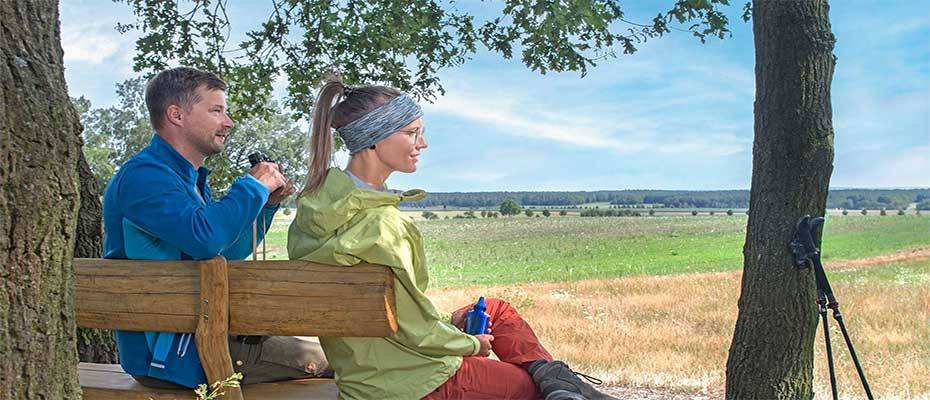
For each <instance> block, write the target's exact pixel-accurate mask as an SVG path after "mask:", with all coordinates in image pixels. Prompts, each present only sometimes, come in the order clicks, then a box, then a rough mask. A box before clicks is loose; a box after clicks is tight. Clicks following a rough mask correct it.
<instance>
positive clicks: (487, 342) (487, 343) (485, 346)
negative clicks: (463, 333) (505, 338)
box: [475, 335, 494, 357]
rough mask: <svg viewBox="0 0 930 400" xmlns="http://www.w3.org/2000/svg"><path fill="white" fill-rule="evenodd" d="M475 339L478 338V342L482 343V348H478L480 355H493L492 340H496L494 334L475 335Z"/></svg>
mask: <svg viewBox="0 0 930 400" xmlns="http://www.w3.org/2000/svg"><path fill="white" fill-rule="evenodd" d="M475 339H478V343H481V348H480V349H478V355H479V356H482V357H487V356H489V355H491V342H493V341H494V336H492V335H475Z"/></svg>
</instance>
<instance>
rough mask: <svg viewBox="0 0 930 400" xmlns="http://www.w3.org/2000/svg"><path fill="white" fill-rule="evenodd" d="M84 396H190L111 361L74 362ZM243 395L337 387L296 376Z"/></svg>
mask: <svg viewBox="0 0 930 400" xmlns="http://www.w3.org/2000/svg"><path fill="white" fill-rule="evenodd" d="M78 375H79V376H80V380H81V387H82V389H83V390H84V398H85V399H96V400H124V399H125V400H148V399H152V400H191V399H193V398H194V393H193V391H192V390H189V389H152V388H147V387H145V386H142V385H141V384H139V382H136V380H135V379H132V377H131V376H129V375H128V374H126V373H125V372H123V370H122V368H120V366H119V365H114V364H92V363H80V364H78ZM242 392H243V397H245V398H246V399H250V400H251V399H261V400H303V399H307V400H314V399H335V398H337V397H338V396H339V390H338V389H337V388H336V383H335V381H334V380H332V379H300V380H293V381H285V382H274V383H258V384H254V385H246V386H243V387H242Z"/></svg>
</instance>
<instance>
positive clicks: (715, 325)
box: [268, 215, 930, 399]
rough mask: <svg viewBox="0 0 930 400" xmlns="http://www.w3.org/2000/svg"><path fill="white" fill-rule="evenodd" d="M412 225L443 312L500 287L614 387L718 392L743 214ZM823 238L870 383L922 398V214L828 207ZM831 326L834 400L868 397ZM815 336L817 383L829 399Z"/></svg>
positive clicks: (928, 328) (540, 328) (885, 392)
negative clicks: (837, 395)
mask: <svg viewBox="0 0 930 400" xmlns="http://www.w3.org/2000/svg"><path fill="white" fill-rule="evenodd" d="M282 217H283V216H282ZM288 224H289V220H288V219H287V218H286V217H283V218H281V219H280V220H278V221H276V223H275V224H274V225H273V227H272V230H271V232H270V233H269V236H268V237H269V240H268V250H269V252H268V258H285V257H286V250H285V247H284V244H285V240H286V236H287V232H286V231H287V225H288ZM417 224H418V226H419V227H420V229H421V231H422V232H423V236H424V238H425V242H426V243H425V246H426V252H427V259H428V262H429V263H430V270H431V277H432V280H431V282H432V285H433V288H432V289H431V292H430V293H429V294H430V297H431V298H433V299H434V301H435V302H436V303H437V305H438V306H439V308H440V309H444V310H450V311H451V310H453V309H455V308H458V307H460V306H462V305H464V304H467V303H470V302H473V301H474V300H475V298H477V296H479V295H486V296H492V297H500V298H503V299H506V300H508V301H510V302H511V303H512V304H514V305H515V306H516V307H517V309H518V310H520V312H521V313H522V314H523V315H524V316H525V317H526V319H527V320H529V321H530V322H531V324H532V325H533V326H534V329H536V332H537V334H538V336H539V337H540V339H541V340H542V341H543V343H544V344H546V345H547V347H548V348H550V349H551V351H552V353H553V355H554V356H556V357H557V358H560V359H564V360H566V361H568V362H570V363H571V364H572V365H573V366H575V367H577V368H576V369H577V370H580V371H583V372H586V373H589V374H592V375H595V376H598V377H601V378H603V379H604V380H605V381H607V382H609V383H611V384H614V385H623V386H636V387H652V388H663V389H671V390H677V391H682V392H684V393H691V394H692V395H694V396H696V397H697V398H720V397H722V391H723V383H724V377H725V370H724V369H725V365H726V357H727V351H728V349H729V343H730V339H731V336H732V333H733V327H734V324H735V321H736V315H737V307H736V304H737V299H738V296H739V286H740V270H741V268H742V246H743V241H744V239H745V224H746V217H745V215H734V216H729V217H728V216H725V215H717V216H697V217H693V216H681V217H638V218H637V217H625V218H618V217H601V218H581V217H573V216H569V217H556V216H553V217H549V218H527V217H524V216H519V217H512V218H497V219H448V220H445V219H441V220H433V221H417ZM822 247H823V249H822V251H823V258H822V259H823V261H824V263H825V265H826V268H827V273H828V275H829V277H830V280H831V284H832V285H833V288H834V292H835V293H836V296H837V299H838V300H839V301H840V304H841V309H842V311H843V314H844V316H845V317H846V321H847V327H848V329H849V331H850V335H851V337H852V340H853V343H854V345H855V346H856V350H857V353H858V355H859V358H860V360H861V361H862V363H863V367H864V369H865V372H866V375H867V377H868V378H869V382H870V384H871V386H872V391H873V393H875V394H876V396H877V398H882V399H885V398H892V399H893V398H902V399H903V398H922V399H930V217H927V216H913V215H908V216H896V215H888V216H884V217H881V216H846V217H844V216H831V217H828V219H827V222H826V224H825V232H824V239H823V244H822ZM811 307H812V308H813V307H815V305H814V304H811ZM831 329H832V330H831V337H832V339H833V341H832V342H833V347H834V359H835V361H836V363H837V364H836V368H837V372H838V381H839V386H840V392H841V398H864V395H863V394H862V393H863V392H862V388H861V387H860V386H859V383H858V378H857V376H856V373H855V368H854V367H853V365H852V362H851V361H850V358H849V354H848V352H847V351H846V348H845V345H844V343H843V342H842V335H841V333H840V332H839V328H838V327H837V325H836V323H835V321H833V319H832V317H831ZM819 335H820V328H818V339H817V341H816V342H815V343H816V345H815V352H816V356H815V378H816V381H815V390H816V392H817V395H816V398H818V399H821V398H823V399H827V398H830V388H829V379H828V376H827V366H826V361H825V356H824V354H823V352H824V348H823V338H822V337H820V336H819Z"/></svg>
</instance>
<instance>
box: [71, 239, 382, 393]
mask: <svg viewBox="0 0 930 400" xmlns="http://www.w3.org/2000/svg"><path fill="white" fill-rule="evenodd" d="M74 287H75V292H74V309H75V316H76V319H77V324H78V326H82V327H86V328H104V329H120V330H130V331H160V332H196V334H195V339H196V341H197V348H198V350H199V354H200V358H201V362H202V364H203V366H204V372H205V373H206V375H207V379H208V381H209V382H211V383H212V382H216V381H218V380H222V379H225V378H226V377H228V376H229V375H231V374H232V372H233V369H232V360H231V359H230V357H229V349H228V347H227V342H226V341H227V339H226V338H227V335H229V334H240V335H269V336H284V335H290V336H390V335H393V334H394V333H395V332H397V321H396V319H395V305H394V276H393V274H392V273H391V271H390V269H388V268H387V267H383V266H378V265H370V264H360V265H355V266H351V267H342V266H330V265H322V264H316V263H311V262H306V261H232V262H227V261H226V260H225V259H223V258H222V257H216V258H214V259H212V260H206V261H182V260H179V261H142V260H104V259H82V258H78V259H75V260H74ZM226 398H232V399H240V398H241V393H239V391H238V390H229V391H227V396H226Z"/></svg>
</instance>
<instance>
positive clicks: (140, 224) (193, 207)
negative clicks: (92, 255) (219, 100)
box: [103, 135, 278, 387]
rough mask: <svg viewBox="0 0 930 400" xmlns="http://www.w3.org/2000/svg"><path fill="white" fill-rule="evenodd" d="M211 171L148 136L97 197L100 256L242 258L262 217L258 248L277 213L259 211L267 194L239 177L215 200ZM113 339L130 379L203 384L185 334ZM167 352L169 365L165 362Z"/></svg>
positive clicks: (118, 335)
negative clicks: (100, 197)
mask: <svg viewBox="0 0 930 400" xmlns="http://www.w3.org/2000/svg"><path fill="white" fill-rule="evenodd" d="M209 173H210V171H209V170H208V169H207V168H205V167H200V168H199V169H196V170H195V169H194V167H193V165H191V163H190V162H188V161H187V160H186V159H185V158H184V157H183V156H181V154H179V153H178V152H177V151H176V150H175V149H174V148H173V147H171V145H169V144H168V143H167V142H165V141H164V140H163V139H162V138H161V137H159V136H158V135H154V136H153V138H152V141H151V143H150V144H149V145H148V146H147V147H146V148H145V149H143V150H142V151H140V152H139V153H138V154H136V155H135V156H133V157H132V158H131V159H130V160H129V161H127V162H126V163H125V164H124V165H123V166H122V167H121V168H120V169H119V171H118V172H117V173H116V174H115V175H114V176H113V179H112V180H110V184H109V185H108V186H107V190H106V193H105V194H104V197H103V224H104V244H103V245H104V255H103V257H104V258H119V259H138V260H191V259H193V260H205V259H210V258H213V257H215V256H217V255H223V256H224V257H226V258H227V259H230V260H241V259H244V258H245V257H247V256H248V255H249V254H250V253H251V252H252V222H253V221H255V220H256V219H257V218H258V216H259V214H261V215H262V220H263V221H264V224H262V222H263V221H259V222H258V224H259V229H258V237H257V238H256V242H258V241H261V240H262V238H263V236H264V232H265V230H264V229H261V227H262V226H265V227H270V226H271V221H272V218H273V217H274V213H275V212H276V211H277V209H278V207H277V206H268V207H264V205H265V203H266V202H267V201H268V196H269V192H268V189H267V188H266V187H265V185H263V184H262V183H261V182H260V181H259V180H257V179H255V178H254V177H252V176H251V175H246V176H244V177H241V178H239V179H237V180H236V181H235V182H234V183H233V184H232V186H230V188H229V191H228V192H227V194H226V196H225V197H223V198H222V199H220V200H219V201H214V200H213V195H212V193H211V191H210V187H209V185H208V184H207V175H209ZM156 289H157V288H156ZM166 289H168V288H166ZM159 337H161V338H162V340H159V339H158V338H159ZM166 339H167V340H166ZM116 341H117V345H118V347H119V353H120V364H122V366H123V369H124V370H125V371H126V372H128V373H129V374H132V375H141V376H152V377H156V378H159V379H163V380H168V381H172V382H175V383H178V384H181V385H184V386H188V387H196V385H198V384H200V383H205V382H204V381H205V378H204V376H203V371H202V370H201V369H200V362H199V359H198V354H197V351H196V346H195V345H194V343H193V340H191V338H190V335H171V334H165V335H164V336H162V334H161V333H158V332H128V331H117V332H116ZM159 348H160V351H159ZM166 352H168V353H169V354H170V355H171V357H170V359H167V360H165V359H164V358H165V357H166V356H165V353H166ZM157 353H161V354H160V355H159V354H157ZM153 354H155V357H154V358H153ZM175 356H177V357H175ZM158 365H162V367H158ZM165 365H167V367H168V368H165V367H164V366H165ZM185 365H186V366H185ZM153 366H155V367H157V368H153Z"/></svg>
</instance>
